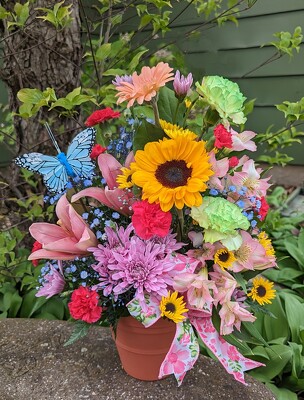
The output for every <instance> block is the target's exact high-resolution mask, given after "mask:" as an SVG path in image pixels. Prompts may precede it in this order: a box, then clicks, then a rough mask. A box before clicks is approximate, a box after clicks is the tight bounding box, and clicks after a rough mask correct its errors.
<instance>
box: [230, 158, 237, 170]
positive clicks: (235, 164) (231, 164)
mask: <svg viewBox="0 0 304 400" xmlns="http://www.w3.org/2000/svg"><path fill="white" fill-rule="evenodd" d="M238 163H239V159H238V158H237V157H236V156H233V157H231V158H229V168H234V167H236V166H237V165H238Z"/></svg>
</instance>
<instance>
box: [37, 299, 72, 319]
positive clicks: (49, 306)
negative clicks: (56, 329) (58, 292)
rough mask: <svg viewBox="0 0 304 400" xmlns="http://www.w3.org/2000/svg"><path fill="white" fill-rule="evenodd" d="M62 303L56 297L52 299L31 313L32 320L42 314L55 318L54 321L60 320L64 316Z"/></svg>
mask: <svg viewBox="0 0 304 400" xmlns="http://www.w3.org/2000/svg"><path fill="white" fill-rule="evenodd" d="M64 309H65V306H64V303H63V300H62V299H60V298H58V297H52V298H50V299H47V301H46V302H45V303H44V304H43V305H42V306H41V308H40V309H39V310H38V311H36V312H35V313H32V316H33V317H34V318H40V317H39V315H40V314H42V313H48V314H51V315H53V316H54V317H55V319H62V318H63V316H64Z"/></svg>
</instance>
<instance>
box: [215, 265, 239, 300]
mask: <svg viewBox="0 0 304 400" xmlns="http://www.w3.org/2000/svg"><path fill="white" fill-rule="evenodd" d="M213 270H214V272H209V275H210V276H211V279H212V281H214V282H215V284H216V287H217V291H216V292H215V296H214V304H215V305H217V304H223V303H225V302H228V301H230V300H231V297H232V294H233V292H234V291H235V289H236V287H237V285H238V284H237V281H236V280H235V279H234V277H233V276H232V275H230V274H229V272H227V271H226V270H222V269H221V267H219V266H218V265H216V264H214V265H213Z"/></svg>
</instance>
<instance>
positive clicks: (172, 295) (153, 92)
mask: <svg viewBox="0 0 304 400" xmlns="http://www.w3.org/2000/svg"><path fill="white" fill-rule="evenodd" d="M172 81H173V89H169V87H168V86H169V82H172ZM113 84H114V85H115V86H116V89H117V103H118V104H121V103H122V104H124V103H125V102H127V104H126V107H127V108H126V110H125V116H126V118H127V119H128V124H127V125H126V128H122V129H121V130H120V133H119V135H118V137H115V138H114V139H113V138H112V139H111V140H109V141H108V143H105V142H103V143H98V144H96V145H95V146H94V147H93V149H92V151H91V152H90V154H91V159H92V160H96V164H97V166H98V167H99V170H100V173H99V171H98V172H97V169H98V168H97V166H96V170H95V171H92V176H91V178H90V179H85V180H83V182H82V184H83V185H84V186H85V188H83V189H82V190H80V191H79V189H77V187H78V185H79V181H80V178H82V177H81V176H78V177H76V178H75V177H74V178H73V180H72V181H71V182H69V185H67V186H68V187H67V189H69V188H70V187H71V186H74V191H73V194H72V195H71V193H70V192H71V190H67V192H66V193H60V194H57V195H56V196H55V197H56V199H55V200H56V201H57V200H58V198H59V200H58V202H57V205H56V215H57V218H58V222H57V224H50V223H44V222H38V223H33V224H32V225H31V227H30V233H31V235H32V237H33V238H34V239H35V240H36V242H35V245H34V248H33V251H32V253H31V255H30V257H29V259H30V260H33V261H34V262H36V263H37V260H39V259H47V260H49V261H48V262H47V263H46V264H45V266H43V267H42V269H41V277H40V280H39V282H40V285H39V287H38V292H37V296H47V297H51V296H54V295H56V294H61V295H62V296H68V298H69V300H68V307H69V311H70V314H71V317H72V318H73V319H74V320H76V321H78V323H81V324H86V325H87V326H90V324H94V323H97V324H101V323H104V322H108V323H110V324H111V325H112V326H113V327H115V326H116V324H117V320H118V319H119V318H120V317H123V316H125V315H131V316H133V317H134V318H136V319H137V320H138V321H140V322H141V323H142V324H143V325H144V326H145V327H149V326H151V325H153V324H154V323H155V322H156V321H157V320H158V319H159V318H166V319H168V320H170V321H172V324H175V325H176V334H175V337H174V339H173V342H172V345H171V347H170V349H169V351H168V354H167V355H166V357H165V359H164V360H163V363H162V365H161V367H160V373H159V377H162V376H164V375H167V374H171V373H173V374H174V375H175V377H176V379H177V381H178V384H181V382H182V380H183V378H184V376H185V373H186V371H188V370H189V369H191V368H192V367H193V365H194V363H195V362H196V360H197V358H198V355H199V345H198V337H199V338H200V339H201V340H202V342H203V343H204V345H205V346H207V347H208V348H209V349H210V350H211V351H212V352H213V353H214V355H215V356H216V357H217V358H218V359H219V361H220V362H221V363H222V365H223V366H224V367H225V369H226V370H227V372H228V373H230V374H232V375H233V376H234V377H235V379H237V380H238V381H240V382H243V383H245V381H244V371H246V370H249V369H252V368H255V367H257V366H261V365H262V364H260V363H258V362H255V361H252V360H249V359H247V358H245V357H244V356H243V355H241V354H240V353H239V351H238V350H237V349H236V347H234V346H233V345H231V344H229V342H228V341H226V339H225V336H226V338H227V339H228V338H229V336H228V335H231V334H233V333H234V332H235V331H241V330H242V328H243V327H244V326H246V324H247V326H248V322H250V323H252V322H254V321H255V319H256V317H255V316H254V314H253V312H254V311H257V310H260V309H261V308H262V307H263V306H264V304H267V303H271V300H272V299H273V298H274V297H275V290H274V288H273V283H272V282H269V281H267V280H266V279H264V278H263V277H262V276H261V275H260V274H261V272H262V271H263V270H265V269H267V268H273V267H275V266H276V259H275V254H274V249H273V247H272V244H271V241H270V239H269V238H268V237H267V234H266V233H265V232H264V231H263V229H262V223H263V220H264V218H265V216H266V214H267V210H268V205H267V202H266V200H265V195H266V191H267V189H268V188H269V186H270V184H269V183H268V180H269V178H263V175H262V174H263V172H262V170H261V169H260V168H257V167H256V166H255V163H254V161H253V160H252V159H250V158H249V157H248V155H246V154H244V151H249V152H254V151H255V150H256V145H255V143H254V141H253V140H252V139H253V138H254V136H255V133H254V132H251V131H246V130H245V131H241V132H238V131H237V130H234V129H238V128H236V125H240V124H244V123H245V121H246V116H245V113H244V110H245V105H244V102H245V97H244V96H243V95H242V93H241V92H240V90H239V87H238V85H237V84H236V83H233V82H231V81H229V80H228V79H225V78H222V77H219V76H208V77H205V78H204V79H203V80H202V82H201V83H196V90H195V89H193V88H192V85H193V78H192V75H191V74H189V75H188V76H186V77H185V76H182V75H181V74H180V72H179V71H177V72H176V74H175V76H174V73H173V71H172V68H170V67H169V65H168V64H166V63H162V62H161V63H159V64H158V65H156V66H155V67H152V68H150V67H143V68H142V70H141V72H140V73H139V74H138V73H137V72H134V73H133V74H132V75H131V76H121V77H116V79H115V80H114V81H113ZM143 105H144V106H145V107H143V109H144V110H145V113H146V110H147V106H149V107H151V109H152V110H153V114H152V113H150V114H143V117H142V118H138V115H140V112H137V113H135V114H134V115H137V117H136V119H134V118H133V115H132V114H131V111H132V110H133V109H135V110H140V107H142V106H143ZM121 117H122V116H121V115H120V113H118V112H117V111H114V110H112V109H110V108H106V109H104V110H98V111H95V112H94V113H93V114H92V115H91V116H90V117H89V118H88V119H87V121H86V125H87V126H90V127H91V126H96V125H97V126H98V129H100V131H101V132H102V131H103V129H106V128H105V124H110V123H112V120H113V119H116V121H115V122H116V123H117V121H119V119H117V118H121ZM238 130H239V129H238ZM240 154H241V155H240ZM215 325H216V326H217V329H216V328H215Z"/></svg>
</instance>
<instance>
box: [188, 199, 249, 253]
mask: <svg viewBox="0 0 304 400" xmlns="http://www.w3.org/2000/svg"><path fill="white" fill-rule="evenodd" d="M191 217H192V218H193V219H194V220H195V221H197V222H198V224H199V225H200V226H201V227H202V228H204V229H205V230H204V240H205V242H209V243H214V242H217V241H219V240H220V241H221V242H222V243H223V245H224V246H226V247H227V248H228V249H229V250H237V249H238V248H239V247H240V246H241V244H242V238H241V235H240V234H239V233H238V231H237V229H244V230H247V229H248V228H249V226H250V224H249V221H248V219H247V218H246V217H245V216H244V215H243V214H242V211H241V209H240V208H239V207H238V206H237V205H236V204H234V203H231V202H230V201H228V200H225V199H223V198H221V197H208V196H206V197H204V198H203V203H202V204H201V205H200V206H199V207H192V209H191Z"/></svg>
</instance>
